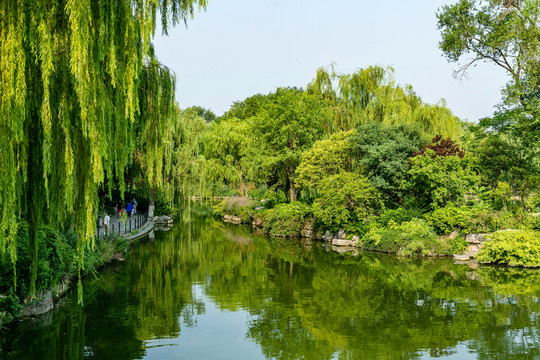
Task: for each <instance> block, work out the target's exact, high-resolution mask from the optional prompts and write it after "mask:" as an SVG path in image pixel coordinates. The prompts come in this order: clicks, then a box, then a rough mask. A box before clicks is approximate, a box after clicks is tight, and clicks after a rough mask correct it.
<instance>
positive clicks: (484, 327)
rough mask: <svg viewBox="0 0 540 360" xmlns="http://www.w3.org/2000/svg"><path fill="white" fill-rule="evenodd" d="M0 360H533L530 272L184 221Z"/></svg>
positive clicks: (10, 340) (534, 289)
mask: <svg viewBox="0 0 540 360" xmlns="http://www.w3.org/2000/svg"><path fill="white" fill-rule="evenodd" d="M183 220H184V221H178V222H177V224H176V225H175V227H174V228H173V230H172V231H170V232H167V233H157V234H156V238H155V240H153V241H150V240H144V241H142V242H140V243H138V244H136V245H134V246H133V249H132V251H131V253H130V254H129V255H128V258H127V260H126V262H125V263H123V264H117V265H114V266H110V267H108V268H107V269H105V271H103V272H101V273H100V274H99V275H98V279H88V280H87V281H86V282H85V284H84V291H85V295H84V296H85V305H84V306H83V307H82V306H78V305H76V294H75V293H74V292H72V293H70V294H69V295H68V296H66V297H65V298H64V299H63V300H62V302H63V304H62V305H61V306H59V307H58V308H57V309H55V310H54V311H53V312H51V313H50V314H47V315H46V316H44V317H41V318H39V319H36V320H32V321H24V322H20V323H19V324H17V326H14V327H11V328H8V329H4V330H3V331H2V332H1V333H0V354H1V355H0V358H1V359H82V358H88V359H141V358H149V359H150V358H151V359H421V358H431V357H441V358H445V357H449V358H455V359H495V358H497V359H535V358H540V341H539V340H540V334H539V330H538V329H539V326H538V324H539V323H538V321H539V320H538V314H539V313H540V305H539V294H540V272H538V271H531V270H522V269H507V268H494V267H483V268H479V269H470V268H469V267H467V266H463V265H454V264H453V263H452V261H450V260H434V259H432V260H426V259H399V258H396V257H394V256H388V255H383V254H373V253H362V254H360V256H357V257H352V256H344V255H339V254H337V253H333V252H329V251H327V250H326V249H325V248H324V247H323V246H322V245H320V244H308V243H306V242H302V241H290V240H284V239H268V238H265V237H263V236H257V235H254V234H251V233H250V229H247V228H241V227H236V226H227V225H224V224H221V223H220V222H217V221H215V220H213V219H212V218H210V217H208V216H205V214H204V212H199V213H197V212H192V213H186V214H184V216H183Z"/></svg>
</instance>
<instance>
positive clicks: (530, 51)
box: [437, 0, 540, 104]
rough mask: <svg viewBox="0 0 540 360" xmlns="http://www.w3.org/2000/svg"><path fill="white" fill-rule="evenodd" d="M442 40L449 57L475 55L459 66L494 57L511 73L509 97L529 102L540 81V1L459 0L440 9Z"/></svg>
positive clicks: (467, 66) (470, 64) (459, 57)
mask: <svg viewBox="0 0 540 360" xmlns="http://www.w3.org/2000/svg"><path fill="white" fill-rule="evenodd" d="M437 19H438V28H439V29H440V30H441V36H442V40H441V42H440V43H439V47H440V48H441V50H442V51H443V53H444V55H445V56H446V57H447V59H448V60H449V61H453V62H458V61H460V60H461V59H462V58H463V57H464V56H466V55H472V57H471V58H469V59H467V60H466V61H465V63H464V64H463V65H462V66H461V67H460V68H459V70H458V71H457V74H463V73H465V72H466V71H467V70H468V69H469V68H470V67H471V66H473V65H475V64H476V63H478V62H483V61H485V62H491V63H493V64H495V65H497V66H499V67H501V68H503V69H504V70H505V71H506V72H507V73H508V74H509V75H510V77H511V80H510V82H509V84H508V87H507V89H506V90H505V93H506V96H507V98H506V101H507V102H509V103H515V102H516V101H517V102H520V103H522V104H524V103H526V102H527V96H526V95H527V94H528V93H530V92H531V90H534V91H537V89H538V85H539V78H538V75H539V70H540V67H539V66H538V55H539V54H540V6H539V4H538V1H537V0H519V1H514V0H510V1H508V0H460V1H458V2H457V3H456V4H452V5H445V6H443V7H442V9H441V11H439V12H438V13H437Z"/></svg>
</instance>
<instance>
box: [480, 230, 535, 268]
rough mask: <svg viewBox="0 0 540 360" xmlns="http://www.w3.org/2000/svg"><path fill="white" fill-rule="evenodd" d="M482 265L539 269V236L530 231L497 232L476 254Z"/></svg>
mask: <svg viewBox="0 0 540 360" xmlns="http://www.w3.org/2000/svg"><path fill="white" fill-rule="evenodd" d="M478 260H479V261H480V262H483V263H494V264H505V265H510V266H526V267H540V234H539V233H538V231H531V230H520V231H518V230H507V231H498V232H495V233H494V234H493V235H491V239H490V240H489V241H488V242H486V243H484V247H483V248H482V249H481V250H480V253H478Z"/></svg>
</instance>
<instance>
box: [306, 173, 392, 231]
mask: <svg viewBox="0 0 540 360" xmlns="http://www.w3.org/2000/svg"><path fill="white" fill-rule="evenodd" d="M319 192H320V195H321V197H320V198H318V199H316V200H315V201H314V202H313V214H314V215H315V218H316V219H317V220H318V221H320V222H321V223H322V224H324V225H325V226H326V227H327V228H329V229H330V230H336V229H338V228H340V227H342V226H344V225H345V224H351V223H356V222H359V221H367V220H369V218H370V217H371V216H372V215H373V214H374V213H375V212H376V211H378V210H379V209H380V207H381V202H380V198H379V194H378V192H377V190H375V188H374V187H373V186H371V185H370V183H369V181H368V180H367V179H366V178H365V177H363V176H360V175H356V174H353V173H342V174H339V175H334V176H330V177H327V178H325V179H323V180H322V181H321V183H320V189H319Z"/></svg>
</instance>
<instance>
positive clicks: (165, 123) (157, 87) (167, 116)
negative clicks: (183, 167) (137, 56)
mask: <svg viewBox="0 0 540 360" xmlns="http://www.w3.org/2000/svg"><path fill="white" fill-rule="evenodd" d="M175 86H176V77H175V75H174V73H172V72H171V71H170V69H169V68H167V67H166V66H163V65H161V64H160V63H159V62H158V61H157V59H156V57H155V56H154V55H153V51H151V55H150V56H149V59H148V61H147V63H146V64H145V65H144V67H143V70H142V72H141V80H140V86H139V114H138V120H139V121H138V125H139V127H138V136H137V142H138V144H137V145H138V146H137V150H136V152H135V153H136V158H137V160H138V162H139V164H140V167H141V169H142V171H143V173H144V175H145V179H146V181H147V183H148V184H149V185H150V188H151V194H150V196H151V197H150V208H149V213H148V215H149V216H152V214H153V208H154V204H155V193H156V189H158V188H159V189H163V188H164V184H165V183H166V181H167V178H168V175H169V174H170V169H171V160H170V159H171V158H172V151H173V148H174V147H173V145H174V144H173V141H174V136H171V135H174V134H175V132H176V130H177V128H175V127H174V124H175V119H176V118H177V115H178V113H177V112H176V111H175V110H176V109H177V106H176V102H175ZM171 130H173V131H171Z"/></svg>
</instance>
